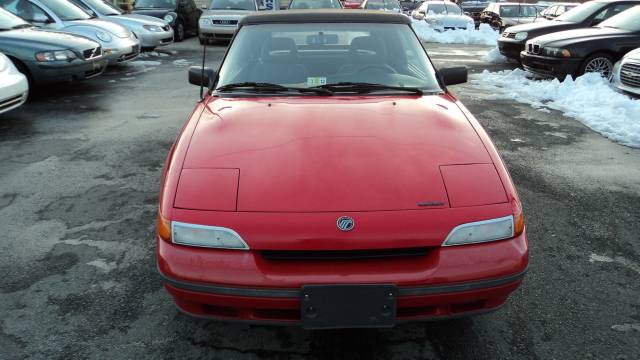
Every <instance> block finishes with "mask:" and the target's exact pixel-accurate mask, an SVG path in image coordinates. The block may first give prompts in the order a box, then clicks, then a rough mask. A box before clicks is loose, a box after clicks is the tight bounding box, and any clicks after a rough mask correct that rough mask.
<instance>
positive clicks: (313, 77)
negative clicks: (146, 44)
mask: <svg viewBox="0 0 640 360" xmlns="http://www.w3.org/2000/svg"><path fill="white" fill-rule="evenodd" d="M241 82H266V83H275V84H279V85H286V86H296V87H314V86H318V85H323V84H330V83H337V82H367V83H376V84H382V85H386V86H401V87H417V88H420V89H423V90H427V91H440V87H439V85H438V82H437V80H436V77H435V70H434V68H433V66H432V65H431V62H430V61H429V59H428V57H427V56H426V54H425V51H424V49H423V47H422V45H421V43H420V41H419V40H418V38H417V37H416V35H415V33H414V32H413V31H412V29H411V27H410V26H409V25H406V24H371V23H327V24H323V23H309V24H260V25H246V26H243V27H242V28H240V30H239V31H238V33H237V34H236V37H235V39H234V41H233V42H232V44H231V46H230V48H229V50H228V55H227V57H226V58H225V60H224V63H223V64H222V66H221V69H220V75H219V83H218V85H217V86H218V87H220V86H223V85H227V84H232V83H241Z"/></svg>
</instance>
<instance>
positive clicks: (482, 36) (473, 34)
mask: <svg viewBox="0 0 640 360" xmlns="http://www.w3.org/2000/svg"><path fill="white" fill-rule="evenodd" d="M413 29H414V30H415V31H416V33H417V34H418V36H419V37H420V39H422V40H423V41H426V42H435V43H443V44H476V45H495V44H496V42H497V41H498V37H499V34H498V32H497V31H495V30H493V29H492V28H491V26H489V25H487V24H480V28H479V29H478V30H476V29H475V28H474V27H468V28H466V29H458V30H446V31H436V30H435V29H433V28H432V27H430V26H429V25H428V24H427V22H426V21H419V20H413Z"/></svg>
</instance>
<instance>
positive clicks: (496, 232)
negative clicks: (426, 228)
mask: <svg viewBox="0 0 640 360" xmlns="http://www.w3.org/2000/svg"><path fill="white" fill-rule="evenodd" d="M514 235H515V232H514V223H513V216H512V215H509V216H505V217H501V218H497V219H491V220H485V221H477V222H472V223H467V224H462V225H458V226H456V227H455V228H454V229H453V230H451V232H450V233H449V235H448V236H447V239H446V240H445V241H444V243H443V244H442V246H453V245H464V244H476V243H483V242H489V241H496V240H502V239H508V238H512V237H514Z"/></svg>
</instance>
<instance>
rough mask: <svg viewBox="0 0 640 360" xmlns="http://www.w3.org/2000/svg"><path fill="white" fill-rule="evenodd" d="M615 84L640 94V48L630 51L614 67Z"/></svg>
mask: <svg viewBox="0 0 640 360" xmlns="http://www.w3.org/2000/svg"><path fill="white" fill-rule="evenodd" d="M613 84H614V85H615V87H617V88H618V89H620V90H623V91H626V92H629V93H632V94H636V95H638V96H640V48H638V49H635V50H633V51H630V52H628V53H627V55H625V56H624V57H623V58H622V60H620V61H619V62H618V63H617V64H616V65H615V66H614V68H613Z"/></svg>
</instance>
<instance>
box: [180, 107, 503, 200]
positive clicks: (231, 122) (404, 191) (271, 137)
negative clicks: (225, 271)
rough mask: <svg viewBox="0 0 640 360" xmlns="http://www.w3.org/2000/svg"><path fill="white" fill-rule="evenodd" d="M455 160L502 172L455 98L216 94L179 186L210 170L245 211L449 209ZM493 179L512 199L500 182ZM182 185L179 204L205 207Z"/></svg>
mask: <svg viewBox="0 0 640 360" xmlns="http://www.w3.org/2000/svg"><path fill="white" fill-rule="evenodd" d="M450 164H491V165H489V166H490V168H491V169H493V170H491V171H493V172H494V173H493V175H491V174H489V175H490V176H494V177H495V178H497V174H496V173H495V168H494V167H493V164H492V161H491V158H490V156H489V154H488V152H487V150H486V148H485V146H484V144H483V143H482V141H481V140H480V138H479V137H478V135H477V133H476V131H475V129H474V128H473V126H472V125H471V124H470V123H469V121H468V120H467V118H466V117H465V116H464V114H463V113H462V111H461V110H460V108H458V106H457V105H456V104H455V102H453V101H452V100H451V98H449V97H448V96H435V95H434V96H425V97H422V98H416V97H399V98H388V97H385V98H380V97H363V98H356V97H348V98H326V97H303V98H272V99H264V100H256V99H246V98H244V99H239V98H236V99H217V100H213V101H211V102H210V103H209V104H208V106H207V110H205V114H204V115H203V116H202V117H201V119H200V121H199V123H198V125H197V128H196V130H195V132H194V135H193V137H192V139H191V142H190V144H189V150H188V152H187V155H186V158H185V161H184V163H183V170H182V175H181V177H180V184H193V183H199V184H202V178H200V179H194V178H193V176H194V175H193V171H195V170H194V169H204V173H203V174H209V175H210V176H211V179H212V182H211V183H209V184H208V185H207V184H205V185H204V186H205V188H207V187H211V186H215V185H214V184H225V185H224V186H226V187H227V188H228V189H229V191H230V192H232V193H233V194H235V192H236V191H237V199H236V202H233V199H227V200H228V201H227V200H225V201H227V203H228V204H230V205H231V206H232V207H235V206H236V204H237V211H262V212H329V211H383V210H402V209H424V208H421V207H419V206H418V203H428V204H431V205H429V206H430V208H432V207H436V208H438V207H439V208H442V207H448V206H449V200H448V198H447V190H446V188H445V181H444V180H443V175H442V174H441V170H440V168H441V166H443V165H450ZM207 169H209V170H207ZM213 169H219V170H213ZM185 171H186V172H187V173H185ZM211 171H213V172H211ZM209 175H207V176H209ZM235 176H237V181H236V180H234V179H236V178H235ZM469 178H473V176H470V177H469ZM194 181H195V182H194ZM219 181H220V182H219ZM494 185H496V186H499V188H500V189H502V190H500V191H502V198H504V189H503V188H502V185H501V183H500V180H499V179H498V180H497V183H496V184H494ZM181 186H182V185H179V186H178V191H177V199H178V200H177V202H178V201H180V202H181V204H180V206H177V207H182V208H197V206H194V207H192V206H190V205H189V203H190V202H192V203H202V199H200V198H199V197H202V195H198V196H196V197H192V198H191V199H188V198H186V197H188V196H186V197H185V195H184V194H186V193H188V192H189V191H191V190H187V191H186V192H185V191H181V190H183V189H181V188H180V187H181ZM221 186H223V185H221ZM236 186H237V187H236ZM192 190H193V189H192ZM218 190H220V191H221V189H218ZM218 190H217V191H218ZM195 191H196V193H197V190H195ZM219 198H220V199H222V198H223V197H222V196H221V197H218V196H216V197H215V198H213V199H211V201H213V202H215V201H217V200H218V199H219ZM502 198H501V199H502ZM221 201H222V200H221ZM497 202H500V201H495V203H497ZM200 209H202V207H200ZM213 209H214V210H215V206H214V208H213Z"/></svg>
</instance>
